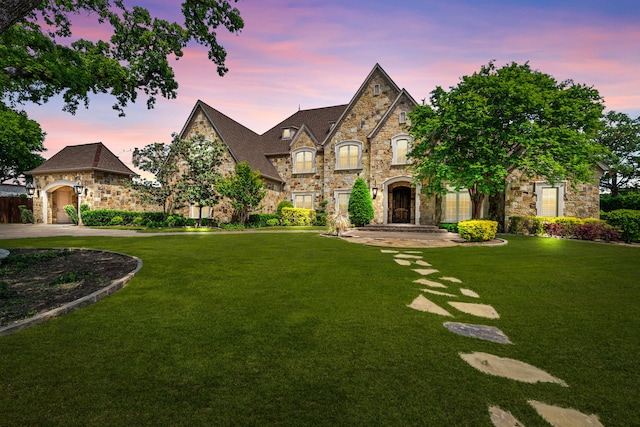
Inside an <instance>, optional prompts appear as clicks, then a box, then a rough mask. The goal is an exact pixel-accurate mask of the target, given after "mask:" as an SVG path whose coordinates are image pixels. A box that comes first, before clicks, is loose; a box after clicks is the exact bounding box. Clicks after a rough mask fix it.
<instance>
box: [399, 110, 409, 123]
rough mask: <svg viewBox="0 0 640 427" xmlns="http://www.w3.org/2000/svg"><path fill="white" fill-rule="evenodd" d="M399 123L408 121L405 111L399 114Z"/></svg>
mask: <svg viewBox="0 0 640 427" xmlns="http://www.w3.org/2000/svg"><path fill="white" fill-rule="evenodd" d="M398 123H400V124H405V123H407V113H406V112H404V111H400V113H399V114H398Z"/></svg>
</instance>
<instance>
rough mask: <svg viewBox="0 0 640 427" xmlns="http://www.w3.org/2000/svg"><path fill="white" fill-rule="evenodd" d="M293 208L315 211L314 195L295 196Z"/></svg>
mask: <svg viewBox="0 0 640 427" xmlns="http://www.w3.org/2000/svg"><path fill="white" fill-rule="evenodd" d="M293 206H294V207H296V208H304V209H313V194H310V193H305V194H294V195H293Z"/></svg>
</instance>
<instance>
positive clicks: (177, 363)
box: [0, 233, 640, 427]
mask: <svg viewBox="0 0 640 427" xmlns="http://www.w3.org/2000/svg"><path fill="white" fill-rule="evenodd" d="M508 239H509V244H508V245H506V246H501V247H454V248H442V249H424V250H421V252H422V254H423V255H424V259H425V260H426V261H428V262H430V263H431V264H432V265H433V267H434V268H437V269H438V270H440V272H441V273H442V275H446V276H454V277H457V278H459V279H461V280H462V281H463V284H464V287H467V288H470V289H472V290H474V291H475V292H477V293H478V294H480V297H481V298H480V301H477V300H474V299H473V298H467V297H461V298H459V300H461V301H466V302H482V303H485V304H491V305H492V306H493V307H495V309H496V310H497V311H498V312H499V313H500V315H501V318H500V319H495V320H490V319H481V318H478V317H474V316H472V315H468V314H463V313H459V312H457V311H455V310H454V309H453V308H451V307H448V305H447V304H446V302H447V301H449V300H451V298H446V297H440V296H429V299H431V300H432V301H434V302H436V303H438V304H439V305H441V306H446V307H447V308H448V309H449V310H450V311H451V312H452V313H454V314H455V315H456V317H455V319H454V320H455V321H460V322H468V323H476V324H486V325H492V326H498V327H499V328H500V329H502V331H504V332H505V333H506V334H507V335H508V336H509V338H510V339H511V341H513V343H514V344H513V345H502V344H496V343H492V342H488V341H482V340H478V339H473V338H467V337H462V336H459V335H456V334H453V333H451V332H449V331H448V330H447V329H445V328H444V327H443V322H445V321H447V320H450V319H448V318H443V317H440V316H437V315H434V314H428V313H423V312H418V311H415V310H412V309H410V308H408V307H407V304H409V303H411V301H412V300H413V299H414V298H415V297H416V296H418V295H419V290H418V289H419V287H420V286H419V285H416V284H415V283H412V281H413V280H415V279H417V278H419V277H420V276H419V275H418V274H417V273H415V272H413V271H412V270H411V267H407V266H401V265H398V264H396V263H395V262H394V261H393V255H392V254H385V253H381V251H380V248H374V247H366V246H360V245H356V244H352V243H348V242H345V241H342V240H338V239H329V238H323V237H321V236H318V235H316V234H309V233H299V234H291V233H288V234H284V233H267V234H249V233H247V234H238V235H224V234H215V235H192V234H188V235H179V236H158V237H155V236H154V237H128V238H68V237H64V238H62V237H61V238H47V239H28V240H3V241H1V242H0V243H1V246H3V247H8V248H10V247H27V246H28V247H63V246H71V247H90V248H98V249H108V250H115V251H119V252H124V253H128V254H131V255H135V256H138V257H140V258H141V259H142V260H143V262H144V266H143V268H142V270H141V271H140V272H139V273H138V274H137V275H136V277H135V278H134V279H133V280H132V281H131V282H130V284H129V285H128V286H127V287H126V288H125V289H123V290H121V291H119V292H118V293H116V294H114V295H112V296H110V297H109V298H107V299H105V300H102V301H101V302H99V303H97V304H94V305H92V306H90V307H87V308H84V309H81V310H79V311H76V312H74V313H72V314H69V315H66V316H63V317H61V318H58V319H55V320H53V321H51V322H49V323H46V324H42V325H39V326H36V327H34V328H31V329H28V330H25V331H22V332H19V333H17V334H14V335H12V336H8V337H4V338H0V425H2V426H17V425H61V426H69V425H83V426H84V425H101V426H102V425H109V426H141V425H171V426H178V425H183V426H193V425H207V426H210V425H296V426H297V425H309V426H317V425H327V426H336V425H429V426H461V425H469V426H491V422H490V420H489V414H488V406H489V405H498V406H500V407H501V408H503V409H505V410H509V411H511V412H512V413H513V414H514V415H515V416H516V417H517V418H518V419H519V420H520V421H521V422H523V423H524V424H525V425H526V426H527V427H531V426H542V425H547V424H545V423H544V422H543V421H542V419H541V418H539V417H538V415H537V414H536V412H535V411H534V410H533V409H532V408H531V407H530V406H529V405H528V404H527V400H531V399H533V400H538V401H542V402H545V403H548V404H552V405H558V406H564V407H571V408H575V409H577V410H579V411H581V412H584V413H587V414H592V413H595V414H597V415H598V416H599V417H600V420H601V421H602V423H603V424H604V425H605V426H608V427H609V426H630V425H639V424H638V423H640V421H639V417H638V408H637V403H638V401H639V400H640V395H639V392H638V390H639V388H638V387H639V384H640V373H639V371H638V369H639V368H640V357H639V356H638V355H639V354H640V332H639V331H640V263H639V262H638V261H639V260H640V248H635V247H623V246H614V245H604V244H595V243H589V242H579V241H563V240H556V239H541V238H526V237H511V236H510V237H508ZM457 287H459V285H458V286H457ZM457 287H456V286H451V287H450V289H452V290H455V289H457ZM472 351H483V352H487V353H492V354H495V355H497V356H501V357H510V358H514V359H518V360H522V361H524V362H527V363H530V364H532V365H534V366H536V367H538V368H541V369H544V370H546V371H547V372H549V373H550V374H552V375H554V376H556V377H558V378H561V379H562V380H564V381H566V382H567V383H568V384H569V387H568V388H565V387H561V386H558V385H555V384H525V383H519V382H516V381H513V380H509V379H505V378H499V377H493V376H488V375H485V374H483V373H481V372H479V371H476V370H475V369H473V368H472V367H470V366H469V365H468V364H467V363H466V362H464V361H463V360H462V359H461V358H460V357H459V355H458V354H459V353H461V352H472Z"/></svg>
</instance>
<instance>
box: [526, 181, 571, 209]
mask: <svg viewBox="0 0 640 427" xmlns="http://www.w3.org/2000/svg"><path fill="white" fill-rule="evenodd" d="M534 185H535V191H534V193H533V194H535V195H536V216H542V189H543V188H557V189H558V212H557V215H558V217H561V216H564V197H565V192H566V187H567V185H566V181H561V182H558V183H556V185H551V184H549V183H548V182H546V181H536V182H535V183H534Z"/></svg>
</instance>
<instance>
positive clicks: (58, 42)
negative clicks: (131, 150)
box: [0, 0, 244, 115]
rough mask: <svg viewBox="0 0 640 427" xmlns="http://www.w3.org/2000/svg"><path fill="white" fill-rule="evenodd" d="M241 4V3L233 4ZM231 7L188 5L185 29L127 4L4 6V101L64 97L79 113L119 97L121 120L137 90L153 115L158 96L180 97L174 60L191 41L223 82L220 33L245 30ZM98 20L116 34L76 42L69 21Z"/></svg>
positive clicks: (54, 1)
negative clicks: (92, 97)
mask: <svg viewBox="0 0 640 427" xmlns="http://www.w3.org/2000/svg"><path fill="white" fill-rule="evenodd" d="M235 1H237V0H235ZM235 1H233V0H186V1H184V2H183V3H182V15H183V16H184V19H185V20H184V24H178V23H176V22H173V23H172V22H168V21H166V20H162V19H158V18H155V17H153V16H151V14H150V13H149V11H148V10H146V9H144V8H141V7H133V8H127V7H126V6H125V5H124V1H123V0H115V1H113V2H112V1H110V0H45V1H26V2H18V1H15V0H7V1H3V2H0V16H2V19H0V31H1V34H0V99H5V100H8V102H9V103H10V104H11V105H15V103H21V102H26V101H30V102H35V103H42V102H46V101H47V100H48V99H49V98H51V97H52V96H54V95H57V94H62V95H63V99H64V102H65V105H64V110H66V111H69V112H71V113H74V112H75V111H76V110H77V108H78V106H79V104H80V103H83V104H84V105H85V106H87V105H88V102H89V94H90V93H108V94H111V95H113V96H114V97H115V99H116V102H115V104H114V105H113V108H114V109H115V110H117V111H119V113H120V114H121V115H123V114H124V108H125V107H126V105H127V104H128V103H129V102H135V101H136V98H137V95H138V91H142V92H144V94H145V95H146V96H147V106H148V107H149V108H152V107H153V106H154V103H155V101H156V97H157V96H158V95H161V96H163V97H165V98H175V96H176V90H177V88H178V83H177V82H176V81H175V76H174V73H173V70H172V68H171V66H170V65H169V58H170V57H172V56H173V57H175V58H176V59H177V58H180V57H181V56H182V55H183V52H182V49H183V48H184V47H185V46H186V45H187V43H188V42H189V41H195V42H196V43H198V44H201V45H204V46H206V47H207V48H208V56H209V59H210V60H211V61H213V62H214V63H215V64H216V65H217V71H218V74H219V75H221V76H222V75H224V74H225V73H226V72H227V68H226V67H225V65H224V61H225V59H226V51H225V50H224V48H223V47H222V46H221V45H220V44H219V43H218V41H217V35H216V29H217V28H218V27H219V26H221V25H222V26H224V27H225V28H226V29H227V30H229V31H230V32H238V31H240V30H241V29H242V28H243V26H244V23H243V21H242V18H241V17H240V12H239V11H238V9H237V8H235V7H233V6H232V4H231V3H235ZM78 14H84V15H87V16H89V17H93V18H94V19H95V20H96V23H97V24H99V25H103V26H107V25H109V26H110V27H111V29H112V30H113V31H112V35H111V37H110V39H109V40H93V41H91V40H85V39H78V38H76V37H73V36H72V31H71V27H72V25H71V24H72V21H73V17H72V15H78Z"/></svg>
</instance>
